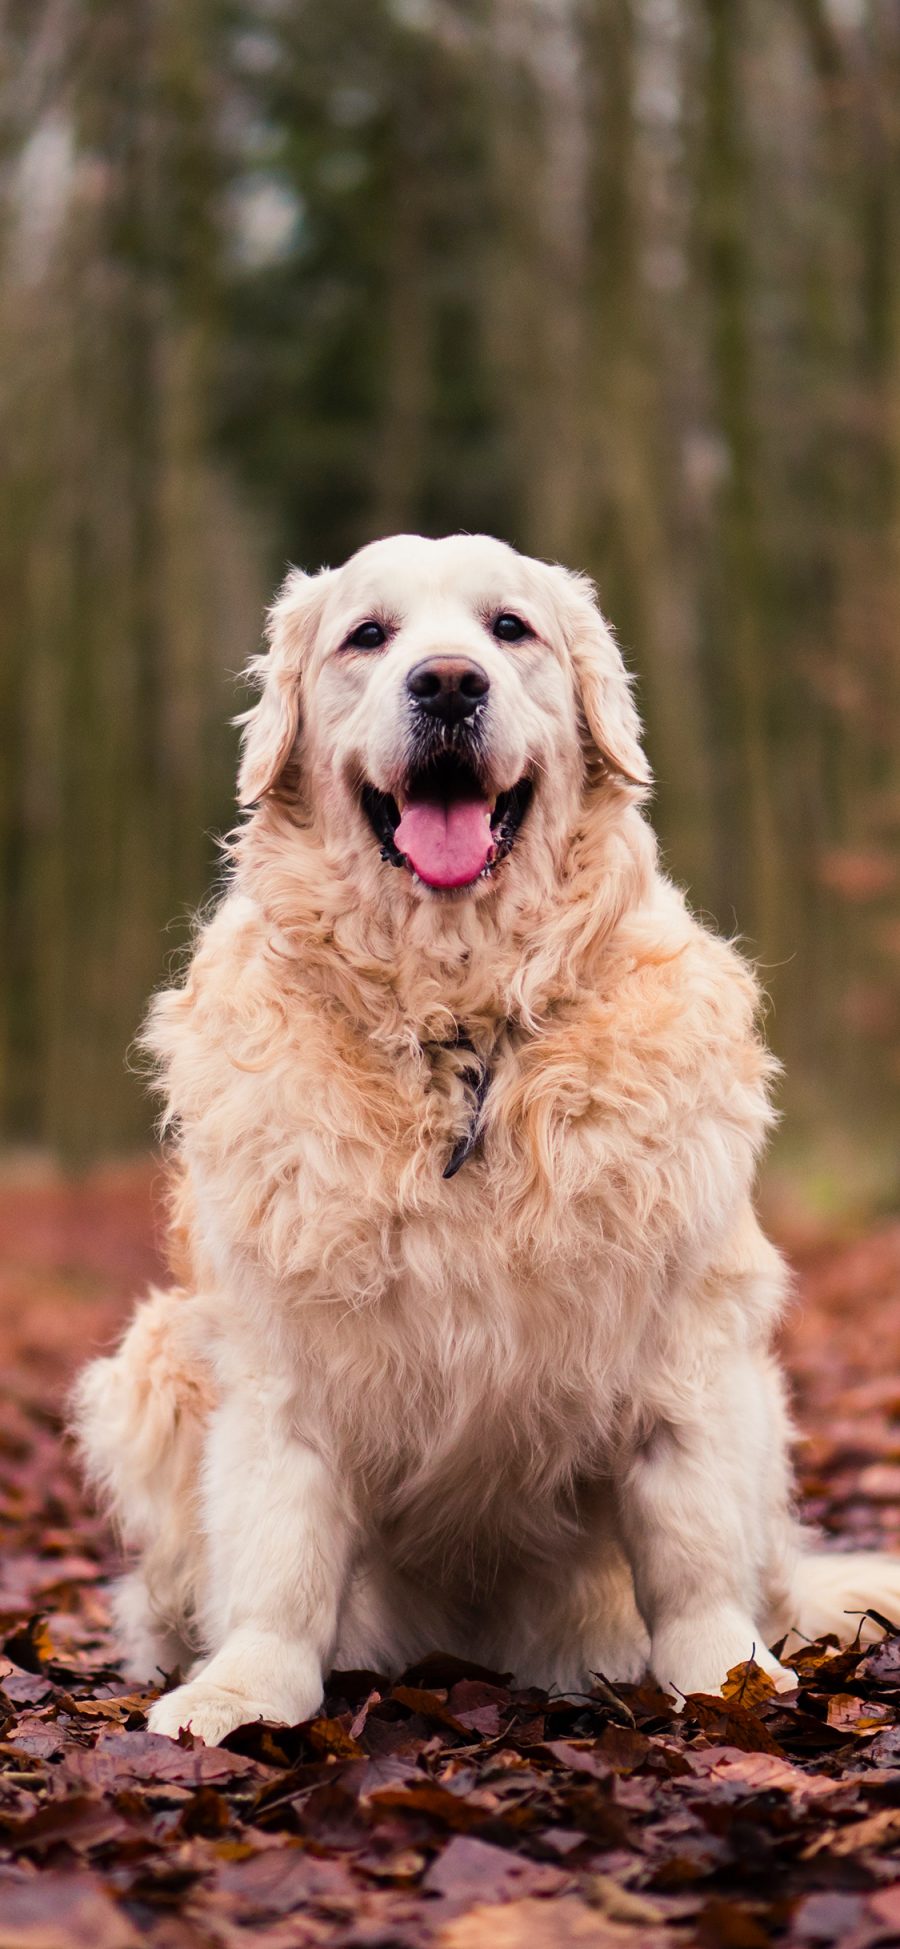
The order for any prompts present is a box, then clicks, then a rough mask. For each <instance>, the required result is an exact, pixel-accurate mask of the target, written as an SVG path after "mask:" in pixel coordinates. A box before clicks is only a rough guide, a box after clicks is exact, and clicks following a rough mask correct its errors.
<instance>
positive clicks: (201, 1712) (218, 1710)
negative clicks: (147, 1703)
mask: <svg viewBox="0 0 900 1949" xmlns="http://www.w3.org/2000/svg"><path fill="white" fill-rule="evenodd" d="M280 1718H281V1715H280V1713H278V1712H277V1711H275V1710H273V1709H272V1707H271V1706H267V1705H266V1704H265V1703H264V1702H263V1701H261V1700H259V1699H248V1698H245V1696H244V1695H243V1693H241V1692H228V1691H226V1690H225V1688H224V1687H223V1686H221V1685H217V1684H216V1683H215V1681H214V1680H212V1679H208V1678H195V1679H193V1680H191V1681H190V1683H189V1684H187V1685H178V1686H177V1687H176V1689H175V1691H174V1692H166V1693H165V1694H164V1696H163V1697H162V1698H161V1699H157V1701H156V1704H155V1705H154V1706H151V1708H150V1711H149V1713H148V1715H147V1725H148V1727H149V1729H150V1731H151V1732H162V1733H165V1734H166V1736H167V1738H169V1739H177V1738H178V1734H179V1732H180V1731H181V1730H182V1727H183V1728H184V1729H185V1730H186V1731H188V1732H192V1733H193V1735H194V1738H195V1739H202V1740H203V1743H204V1745H206V1746H218V1745H219V1743H220V1741H221V1740H223V1739H224V1738H225V1737H226V1735H227V1734H228V1733H230V1732H234V1729H235V1727H236V1726H247V1725H251V1724H252V1723H253V1722H254V1721H255V1720H258V1719H273V1720H279V1719H280Z"/></svg>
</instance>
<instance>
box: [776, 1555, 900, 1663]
mask: <svg viewBox="0 0 900 1949" xmlns="http://www.w3.org/2000/svg"><path fill="white" fill-rule="evenodd" d="M867 1612H868V1613H870V1615H868V1616H867V1615H866V1613H867ZM872 1613H877V1616H874V1615H871V1614H872ZM879 1618H881V1619H884V1621H885V1623H887V1624H891V1625H894V1626H896V1628H897V1629H898V1630H900V1556H897V1557H894V1556H887V1555H886V1554H884V1553H883V1552H881V1551H880V1550H850V1551H847V1552H846V1553H845V1552H842V1551H840V1550H832V1551H826V1550H816V1549H807V1550H801V1551H800V1553H799V1555H798V1556H797V1558H796V1559H795V1562H794V1564H793V1566H792V1570H791V1573H790V1577H789V1582H788V1588H787V1594H786V1595H785V1596H784V1597H782V1598H781V1599H780V1601H779V1603H778V1605H777V1607H776V1610H775V1612H774V1614H773V1617H772V1619H771V1629H770V1632H769V1633H768V1637H769V1642H770V1643H774V1642H775V1640H776V1639H777V1638H782V1637H784V1636H785V1634H787V1636H788V1645H787V1649H788V1650H789V1651H790V1650H796V1649H797V1648H798V1646H799V1645H800V1644H801V1643H802V1642H803V1641H804V1640H806V1639H809V1638H821V1637H824V1636H825V1635H826V1633H828V1632H833V1633H834V1635H835V1637H836V1638H838V1639H839V1640H840V1642H841V1644H852V1643H853V1641H854V1639H856V1638H857V1636H858V1639H859V1642H860V1643H861V1644H870V1643H871V1642H872V1640H873V1639H875V1638H880V1637H881V1635H882V1629H883V1627H882V1626H881V1625H880V1624H879V1622H878V1619H879Z"/></svg>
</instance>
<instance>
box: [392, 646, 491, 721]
mask: <svg viewBox="0 0 900 1949" xmlns="http://www.w3.org/2000/svg"><path fill="white" fill-rule="evenodd" d="M490 687H491V680H490V677H489V676H488V674H487V671H486V670H482V668H481V664H480V663H470V662H469V660H468V658H467V657H461V656H429V657H426V658H425V661H424V662H423V663H417V664H416V665H415V668H414V669H412V670H411V671H410V673H409V676H408V677H407V679H406V688H407V690H408V691H409V694H410V696H411V697H412V699H413V701H414V702H415V703H416V704H417V705H418V708H419V710H420V711H425V712H426V713H427V715H428V716H429V717H439V718H442V719H443V721H444V723H445V724H458V723H459V721H460V719H461V718H463V717H471V716H472V715H473V714H474V712H475V711H477V709H478V706H479V704H483V703H484V700H485V698H486V696H487V694H488V691H489V690H490Z"/></svg>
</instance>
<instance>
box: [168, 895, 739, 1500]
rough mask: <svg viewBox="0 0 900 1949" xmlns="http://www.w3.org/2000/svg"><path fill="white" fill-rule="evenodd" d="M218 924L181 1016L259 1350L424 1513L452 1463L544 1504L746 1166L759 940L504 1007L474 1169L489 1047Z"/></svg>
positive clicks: (215, 1231) (190, 1086)
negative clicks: (550, 1004) (745, 951)
mask: <svg viewBox="0 0 900 1949" xmlns="http://www.w3.org/2000/svg"><path fill="white" fill-rule="evenodd" d="M213 929H214V930H215V929H219V930H220V938H219V939H218V940H217V941H216V942H215V953H214V954H211V955H209V957H206V956H205V954H204V949H203V948H201V951H200V953H199V955H198V957H197V960H196V962H195V966H194V971H193V973H192V976H191V979H190V980H189V982H188V984H187V987H186V988H185V989H184V990H180V991H175V992H172V993H171V994H170V995H168V996H166V997H164V998H163V999H162V1001H161V1003H160V1005H159V1007H158V1009H157V1015H156V1021H155V1027H154V1041H155V1047H156V1051H157V1053H158V1055H159V1056H160V1057H161V1059H162V1064H163V1068H164V1072H165V1076H166V1081H167V1086H168V1092H169V1101H170V1105H171V1109H172V1111H173V1113H174V1114H175V1115H177V1117H178V1119H179V1122H180V1125H181V1155H182V1161H183V1165H184V1167H185V1171H186V1175H187V1179H188V1181H189V1184H190V1186H191V1191H192V1197H193V1202H194V1206H195V1212H196V1217H195V1221H194V1226H193V1232H194V1240H193V1242H194V1248H195V1259H196V1266H195V1271H196V1277H197V1282H198V1287H199V1289H200V1290H201V1291H203V1290H206V1291H212V1292H214V1293H215V1294H216V1301H215V1306H216V1308H217V1309H219V1310H220V1311H221V1312H222V1313H223V1316H226V1317H227V1321H228V1327H227V1333H226V1335H225V1336H224V1338H225V1339H226V1340H227V1341H228V1343H229V1345H230V1346H231V1348H232V1354H233V1358H234V1359H235V1360H236V1362H237V1366H236V1367H233V1368H232V1372H235V1373H236V1372H237V1371H238V1370H239V1365H240V1361H241V1359H244V1358H246V1359H251V1360H252V1362H253V1366H254V1368H255V1369H256V1371H257V1373H260V1372H263V1373H264V1372H268V1373H269V1374H272V1375H278V1376H281V1377H282V1378H283V1380H284V1383H285V1386H286V1387H289V1388H290V1389H291V1390H292V1392H293V1399H294V1401H295V1403H296V1412H297V1414H298V1415H300V1416H301V1417H302V1415H303V1414H304V1413H309V1414H310V1415H315V1416H318V1417H319V1418H320V1421H321V1422H322V1423H324V1424H325V1425H326V1426H327V1428H328V1430H329V1433H330V1435H331V1436H332V1437H333V1438H334V1439H336V1440H338V1441H339V1442H340V1444H341V1446H342V1448H343V1449H344V1451H345V1454H346V1456H347V1459H348V1460H349V1461H350V1463H351V1465H352V1466H353V1468H354V1471H355V1473H356V1475H357V1477H358V1478H359V1479H360V1480H361V1481H365V1482H368V1484H369V1487H370V1489H371V1493H372V1495H373V1497H375V1498H376V1499H377V1501H378V1502H379V1506H380V1507H381V1509H382V1511H383V1512H387V1513H388V1514H389V1515H390V1512H391V1511H393V1512H394V1515H395V1516H396V1519H397V1520H398V1521H400V1522H402V1521H407V1527H408V1528H409V1527H410V1525H409V1522H408V1520H407V1519H408V1517H409V1514H410V1511H411V1510H412V1508H413V1506H414V1505H415V1504H416V1500H417V1498H418V1507H419V1509H420V1512H421V1511H424V1510H425V1509H426V1508H429V1505H432V1504H433V1495H434V1493H436V1485H437V1484H439V1483H442V1484H444V1485H446V1484H447V1483H448V1482H451V1483H452V1482H454V1481H455V1482H456V1484H457V1493H455V1495H454V1498H453V1506H454V1508H455V1509H456V1511H457V1515H459V1512H460V1509H461V1508H462V1507H463V1506H464V1505H466V1504H467V1503H468V1504H478V1503H479V1501H483V1502H484V1503H485V1505H487V1504H488V1503H489V1502H490V1500H491V1497H492V1496H494V1495H495V1493H496V1488H497V1483H498V1480H499V1479H500V1478H501V1477H502V1480H503V1484H504V1501H505V1503H506V1505H507V1513H506V1516H505V1519H504V1520H505V1521H506V1523H507V1526H508V1520H509V1517H508V1503H509V1497H510V1494H512V1495H513V1496H514V1497H516V1498H517V1499H518V1501H519V1504H520V1507H521V1510H522V1522H523V1524H524V1527H525V1528H526V1529H527V1526H528V1518H527V1502H528V1498H529V1497H531V1498H533V1499H534V1500H535V1502H536V1503H543V1504H544V1505H545V1506H546V1500H547V1497H550V1498H551V1499H552V1498H554V1497H555V1498H559V1497H563V1498H564V1497H565V1495H567V1494H569V1493H570V1492H572V1491H573V1485H574V1484H575V1483H576V1480H577V1478H578V1476H579V1474H584V1473H585V1472H587V1473H590V1472H591V1471H593V1470H596V1469H597V1468H598V1467H601V1466H602V1457H603V1452H604V1449H605V1448H606V1446H607V1445H608V1443H609V1442H610V1440H611V1439H613V1438H614V1434H615V1429H616V1425H617V1421H618V1418H619V1417H620V1415H621V1414H622V1412H623V1404H627V1402H628V1401H629V1400H630V1399H633V1398H634V1396H635V1394H636V1393H637V1392H640V1393H641V1394H646V1391H647V1386H648V1379H649V1376H650V1374H651V1372H652V1369H653V1367H654V1364H658V1363H659V1362H660V1361H662V1360H664V1357H665V1356H664V1348H665V1341H666V1334H667V1331H668V1330H669V1327H670V1324H671V1316H672V1310H673V1308H675V1307H676V1306H677V1305H678V1304H679V1303H680V1302H679V1295H680V1292H681V1290H682V1288H683V1286H684V1285H685V1283H686V1282H687V1281H688V1279H689V1278H691V1277H694V1283H696V1279H695V1275H696V1272H697V1270H698V1268H699V1267H702V1265H703V1263H704V1261H708V1259H709V1255H710V1251H711V1250H712V1249H713V1248H714V1244H715V1242H716V1240H717V1239H719V1238H721V1237H723V1236H724V1235H725V1234H726V1233H727V1230H728V1227H729V1225H730V1224H732V1223H733V1220H734V1215H735V1212H736V1210H737V1208H738V1206H739V1204H740V1201H741V1199H742V1197H743V1196H745V1194H746V1188H747V1185H748V1184H749V1180H750V1175H751V1171H752V1163H753V1154H754V1151H755V1149H756V1147H757V1145H758V1143H759V1141H760V1138H761V1136H762V1132H763V1129H764V1126H765V1120H766V1104H765V1076H766V1060H765V1057H764V1055H763V1054H762V1052H761V1051H760V1049H759V1046H758V1044H757V1043H756V1041H755V1038H754V1037H753V1035H752V1030H751V1015H752V991H751V989H750V984H749V981H748V979H747V977H746V976H745V974H744V971H743V969H742V968H741V966H740V964H739V963H738V962H737V961H736V959H735V958H734V957H730V958H729V950H728V949H727V948H724V947H723V946H722V944H721V943H718V942H712V941H710V940H709V938H708V937H707V936H705V935H703V934H702V932H701V930H699V929H697V930H695V933H694V934H692V935H691V936H690V937H689V943H688V945H689V947H690V949H691V952H685V953H684V955H682V956H680V957H675V958H673V957H671V956H670V957H669V959H668V961H667V962H666V963H665V964H661V963H659V962H658V961H656V960H654V958H653V957H648V958H647V960H646V962H645V963H641V962H640V960H639V958H637V957H632V959H631V961H629V960H628V958H627V956H623V957H620V960H619V964H618V973H617V976H616V978H615V979H612V978H611V979H610V983H609V985H608V988H607V990H606V992H602V991H599V992H596V991H595V992H591V993H587V994H583V995H581V996H580V997H579V998H577V999H575V1000H572V1001H571V1002H569V1003H568V1004H567V1005H566V1006H565V1007H561V1008H559V1009H558V1010H557V1011H556V1012H555V1014H551V1015H548V1017H547V1019H546V1020H545V1022H544V1024H543V1025H542V1027H541V1029H540V1030H539V1032H537V1033H535V1032H528V1033H527V1032H525V1031H524V1030H522V1029H519V1030H509V1029H508V1028H503V1029H502V1030H501V1031H500V1032H499V1033H498V1034H497V1036H496V1042H495V1047H494V1049H493V1051H491V1066H492V1080H491V1085H490V1089H489V1091H488V1094H487V1098H486V1101H485V1105H484V1120H483V1129H482V1135H481V1139H480V1142H479V1144H478V1146H477V1148H476V1150H475V1151H474V1153H473V1155H472V1156H471V1157H470V1158H469V1159H468V1161H467V1162H466V1163H465V1164H464V1165H463V1166H462V1168H461V1170H460V1171H459V1173H458V1175H457V1176H456V1177H454V1178H453V1179H452V1180H450V1181H447V1180H445V1178H444V1176H443V1171H444V1168H445V1166H446V1163H447V1160H448V1158H449V1156H450V1155H451V1152H452V1150H453V1147H454V1145H455V1144H456V1142H457V1141H458V1139H459V1138H460V1136H461V1135H462V1134H463V1133H464V1131H465V1130H466V1128H467V1126H468V1123H469V1120H470V1117H471V1114H472V1107H473V1102H472V1093H471V1090H470V1089H468V1088H467V1087H466V1084H465V1082H464V1080H463V1076H462V1074H461V1072H462V1071H463V1070H464V1069H465V1067H466V1060H467V1059H466V1056H465V1055H464V1054H463V1055H461V1054H460V1053H459V1052H457V1053H456V1055H453V1054H452V1052H451V1053H449V1054H448V1052H446V1051H445V1052H443V1053H442V1054H440V1055H439V1056H438V1059H437V1061H436V1060H435V1056H434V1051H431V1052H425V1051H423V1050H422V1049H421V1048H417V1047H416V1046H415V1044H414V1042H413V1040H412V1039H410V1040H409V1042H408V1043H407V1045H406V1047H405V1048H399V1049H398V1048H397V1047H396V1046H394V1047H393V1048H392V1047H391V1046H390V1045H388V1044H387V1042H386V1041H385V1042H380V1041H376V1040H375V1039H369V1038H367V1037H366V1035H365V1033H364V1032H363V1031H362V1030H361V1029H360V1027H359V1025H358V1024H354V1023H353V1022H351V1021H350V1020H349V1019H348V1018H347V1016H346V1014H345V1013H343V1012H342V1011H341V1010H340V1009H338V1008H337V1007H330V1006H322V1005H321V1004H318V1005H317V1004H315V1003H314V1002H313V1001H311V1000H310V999H309V997H308V996H307V995H306V993H305V991H304V988H303V983H302V979H301V980H300V981H294V982H293V983H291V982H287V981H286V980H285V974H284V968H283V964H279V963H278V962H277V960H275V959H273V957H272V956H271V955H270V954H269V953H268V952H267V951H266V949H265V946H264V944H263V945H261V944H260V941H259V940H258V939H257V938H255V937H254V936H253V934H252V931H251V932H250V935H249V938H248V930H247V929H246V928H245V929H244V930H243V932H236V933H235V932H233V934H232V938H231V940H230V942H227V943H225V944H223V941H222V939H221V929H220V918H219V919H217V921H216V922H214V923H213ZM223 945H227V946H229V947H230V949H231V952H230V953H225V952H223ZM711 956H714V957H715V959H716V961H717V964H718V965H717V967H716V969H715V974H716V979H715V980H714V981H713V980H710V979H708V974H709V962H710V957H711ZM723 964H724V968H723ZM732 968H733V974H734V979H733V980H728V979H725V980H723V979H722V975H723V972H725V973H726V975H727V974H728V973H729V972H731V970H732ZM478 1046H479V1051H480V1052H481V1051H482V1050H483V1052H484V1054H485V1055H487V1054H488V1047H487V1038H486V1037H483V1038H479V1039H478ZM726 1152H727V1153H728V1168H727V1169H726V1170H723V1168H722V1164H723V1154H724V1153H726ZM239 1350H240V1351H239ZM638 1370H639V1371H640V1381H641V1385H640V1389H637V1387H636V1375H637V1373H638ZM477 1513H478V1512H477V1509H475V1508H473V1511H472V1514H473V1519H474V1517H475V1516H476V1515H477ZM423 1520H424V1519H423ZM428 1520H429V1521H430V1522H431V1523H432V1524H434V1522H435V1512H434V1508H433V1506H431V1507H430V1513H429V1518H428ZM420 1527H422V1525H420V1524H419V1523H413V1524H412V1530H413V1531H415V1530H417V1529H419V1528H420Z"/></svg>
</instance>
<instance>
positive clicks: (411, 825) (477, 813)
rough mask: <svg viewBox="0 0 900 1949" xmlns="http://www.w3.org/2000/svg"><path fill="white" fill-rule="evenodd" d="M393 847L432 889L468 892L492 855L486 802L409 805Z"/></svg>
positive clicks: (419, 802)
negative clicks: (465, 889) (460, 888)
mask: <svg viewBox="0 0 900 1949" xmlns="http://www.w3.org/2000/svg"><path fill="white" fill-rule="evenodd" d="M394 844H395V846H396V847H397V849H398V851H399V852H401V853H403V854H404V856H405V858H406V859H408V860H409V863H410V866H412V867H413V868H414V870H415V871H416V873H418V875H419V879H420V880H424V881H425V883H426V885H427V886H430V887H465V886H468V885H469V882H470V881H471V880H477V878H478V875H479V873H480V872H481V869H482V867H483V866H486V865H487V862H488V860H489V859H490V856H491V854H492V852H493V850H494V841H493V836H492V834H491V808H490V806H489V804H488V802H487V799H455V800H454V801H453V804H452V805H444V804H443V803H442V801H440V800H436V799H411V800H410V802H409V804H408V805H407V807H406V810H405V812H404V814H403V817H402V819H401V820H400V824H399V826H398V827H397V830H396V832H395V833H394Z"/></svg>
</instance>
